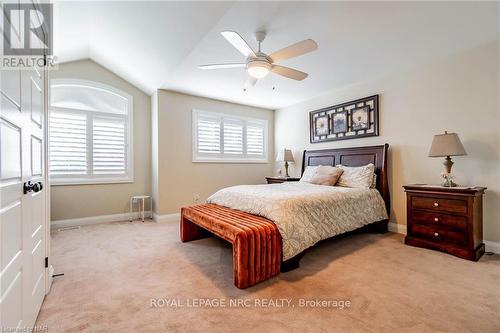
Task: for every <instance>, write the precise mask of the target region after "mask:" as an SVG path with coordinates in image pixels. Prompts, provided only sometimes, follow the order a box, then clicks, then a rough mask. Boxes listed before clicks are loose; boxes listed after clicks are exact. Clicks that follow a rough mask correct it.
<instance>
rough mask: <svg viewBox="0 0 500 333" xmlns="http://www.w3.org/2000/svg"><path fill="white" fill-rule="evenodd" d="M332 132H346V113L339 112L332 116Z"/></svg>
mask: <svg viewBox="0 0 500 333" xmlns="http://www.w3.org/2000/svg"><path fill="white" fill-rule="evenodd" d="M332 132H333V133H345V132H347V111H341V112H336V113H333V114H332Z"/></svg>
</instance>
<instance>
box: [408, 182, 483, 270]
mask: <svg viewBox="0 0 500 333" xmlns="http://www.w3.org/2000/svg"><path fill="white" fill-rule="evenodd" d="M403 187H404V189H405V191H406V214H407V223H406V224H407V235H406V238H405V244H408V245H412V246H418V247H424V248H428V249H434V250H439V251H443V252H447V253H450V254H453V255H455V256H457V257H460V258H464V259H468V260H474V261H477V260H479V258H481V256H482V255H483V254H484V243H483V194H484V191H485V190H486V187H442V186H437V185H436V186H434V185H407V186H403Z"/></svg>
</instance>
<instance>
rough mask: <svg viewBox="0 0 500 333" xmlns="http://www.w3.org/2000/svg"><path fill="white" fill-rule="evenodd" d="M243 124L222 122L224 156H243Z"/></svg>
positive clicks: (233, 121) (230, 121)
mask: <svg viewBox="0 0 500 333" xmlns="http://www.w3.org/2000/svg"><path fill="white" fill-rule="evenodd" d="M243 126H244V123H243V122H240V121H235V120H224V154H231V155H243Z"/></svg>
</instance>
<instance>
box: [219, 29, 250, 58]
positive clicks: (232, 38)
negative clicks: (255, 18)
mask: <svg viewBox="0 0 500 333" xmlns="http://www.w3.org/2000/svg"><path fill="white" fill-rule="evenodd" d="M221 35H222V36H224V38H225V39H227V41H228V42H229V43H231V45H233V46H234V47H235V48H236V49H237V50H238V51H240V52H241V53H242V54H243V55H244V56H245V57H247V58H248V57H255V53H254V52H253V50H252V48H251V47H250V46H248V44H247V42H245V40H244V39H243V38H242V37H241V36H240V35H239V34H238V33H237V32H236V31H222V32H221Z"/></svg>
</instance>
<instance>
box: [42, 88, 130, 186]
mask: <svg viewBox="0 0 500 333" xmlns="http://www.w3.org/2000/svg"><path fill="white" fill-rule="evenodd" d="M50 87H51V90H50V122H49V172H50V177H51V180H52V183H53V184H92V183H115V182H116V183H117V182H131V181H133V168H132V162H133V154H132V105H133V103H132V97H131V96H130V95H128V94H126V93H124V92H122V91H119V90H117V89H115V88H113V87H110V86H107V85H103V84H101V83H97V82H92V81H84V80H62V79H54V80H51V85H50Z"/></svg>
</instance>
